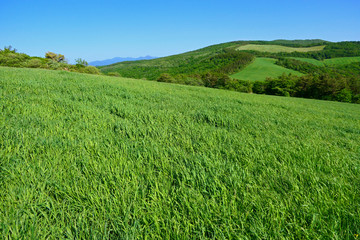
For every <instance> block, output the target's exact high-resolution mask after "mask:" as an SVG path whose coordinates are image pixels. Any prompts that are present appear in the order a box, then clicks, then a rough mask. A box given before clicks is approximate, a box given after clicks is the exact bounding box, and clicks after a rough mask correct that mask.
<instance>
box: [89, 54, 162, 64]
mask: <svg viewBox="0 0 360 240" xmlns="http://www.w3.org/2000/svg"><path fill="white" fill-rule="evenodd" d="M154 58H157V57H152V56H145V57H138V58H132V57H126V58H122V57H114V58H112V59H106V60H102V61H93V62H89V65H91V66H105V65H110V64H113V63H118V62H125V61H137V60H150V59H154Z"/></svg>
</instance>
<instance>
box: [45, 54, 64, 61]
mask: <svg viewBox="0 0 360 240" xmlns="http://www.w3.org/2000/svg"><path fill="white" fill-rule="evenodd" d="M45 58H48V59H51V60H53V61H55V62H63V61H64V60H65V56H64V55H62V54H56V53H53V52H47V53H46V54H45Z"/></svg>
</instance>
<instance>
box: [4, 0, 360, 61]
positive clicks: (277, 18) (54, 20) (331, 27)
mask: <svg viewBox="0 0 360 240" xmlns="http://www.w3.org/2000/svg"><path fill="white" fill-rule="evenodd" d="M0 22H1V29H0V47H1V48H2V47H3V46H7V45H12V46H13V47H15V48H17V49H18V51H19V52H24V53H27V54H29V55H32V56H44V54H45V52H47V51H52V52H56V53H61V54H64V55H65V57H66V58H67V59H69V60H70V61H71V62H73V61H74V59H76V58H83V59H85V60H87V61H94V60H102V59H108V58H113V57H139V56H145V55H151V56H167V55H172V54H177V53H182V52H185V51H190V50H195V49H198V48H202V47H205V46H208V45H211V44H216V43H222V42H228V41H235V40H273V39H314V38H321V39H324V40H329V41H345V40H352V41H360V27H359V26H360V1H359V0H339V1H338V0H328V1H324V0H287V1H285V0H281V1H270V0H267V1H265V0H247V1H241V0H238V1H233V0H192V1H188V0H183V1H163V0H153V1H139V0H126V1H125V0H118V1H110V0H102V1H91V0H88V1H82V0H78V1H74V0H71V1H69V0H63V1H49V0H46V1H45V0H39V1H37V0H0Z"/></svg>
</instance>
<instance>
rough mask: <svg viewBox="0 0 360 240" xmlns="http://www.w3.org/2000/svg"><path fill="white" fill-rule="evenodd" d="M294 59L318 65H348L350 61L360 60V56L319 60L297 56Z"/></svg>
mask: <svg viewBox="0 0 360 240" xmlns="http://www.w3.org/2000/svg"><path fill="white" fill-rule="evenodd" d="M293 59H296V60H299V61H304V62H308V63H311V64H314V65H316V66H338V65H347V64H350V63H356V62H360V57H340V58H330V59H324V60H323V61H319V60H316V59H311V58H296V57H294V58H293Z"/></svg>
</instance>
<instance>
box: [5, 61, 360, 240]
mask: <svg viewBox="0 0 360 240" xmlns="http://www.w3.org/2000/svg"><path fill="white" fill-rule="evenodd" d="M259 60H260V61H266V60H264V59H259ZM259 60H258V61H259ZM359 113H360V105H356V104H347V103H339V102H331V101H319V100H311V99H297V98H289V97H275V96H266V95H256V94H244V93H238V92H232V91H224V90H218V89H209V88H203V87H189V86H181V85H173V84H166V83H157V82H151V81H142V80H134V79H125V78H117V77H105V76H95V75H86V74H79V73H69V72H64V71H49V70H41V69H16V68H6V67H0V236H1V237H2V238H3V239H329V238H331V239H354V238H355V237H354V236H356V234H359V233H360V197H359V196H360V188H359V185H360V147H359V142H360V114H359Z"/></svg>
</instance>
